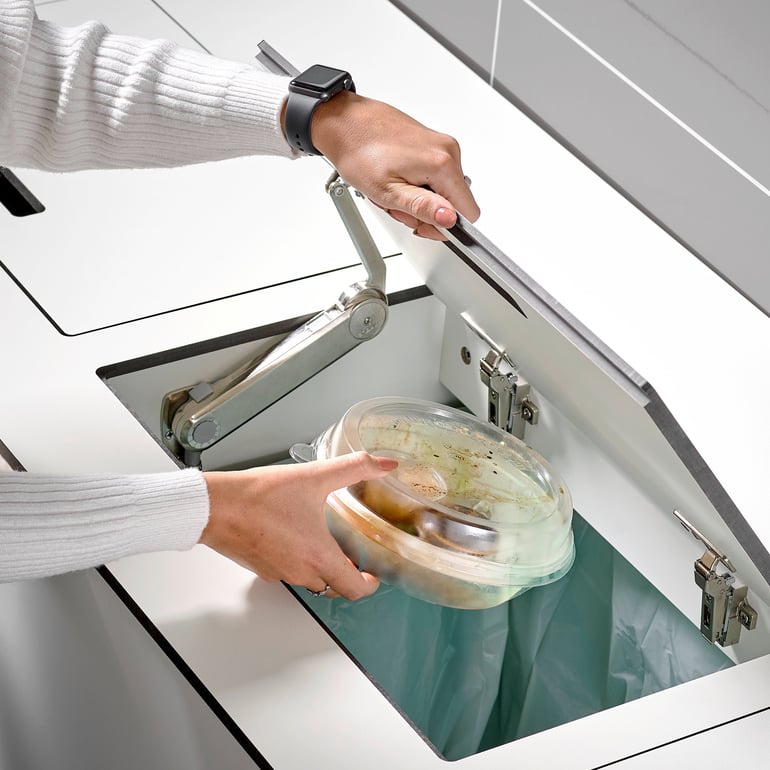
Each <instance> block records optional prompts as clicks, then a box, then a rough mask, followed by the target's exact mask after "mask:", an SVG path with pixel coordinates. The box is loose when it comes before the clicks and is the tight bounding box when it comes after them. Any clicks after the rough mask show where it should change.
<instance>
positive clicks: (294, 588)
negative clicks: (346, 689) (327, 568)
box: [281, 580, 450, 762]
mask: <svg viewBox="0 0 770 770" xmlns="http://www.w3.org/2000/svg"><path fill="white" fill-rule="evenodd" d="M281 583H282V584H283V586H284V587H285V588H287V589H288V591H289V593H290V594H291V595H292V596H293V597H294V598H295V599H296V600H297V602H299V605H300V606H301V607H302V608H303V609H304V610H305V612H307V613H308V615H310V617H311V618H313V620H314V621H315V622H316V623H317V624H318V625H319V626H320V628H321V630H322V631H323V632H324V633H325V634H326V635H327V636H328V637H329V638H330V639H331V640H332V641H333V642H334V643H335V644H336V645H337V647H339V649H340V650H341V651H342V652H343V653H345V656H346V657H347V658H348V660H350V662H351V663H353V664H354V665H355V667H356V668H357V669H358V670H359V671H360V672H361V673H362V674H363V675H364V676H365V677H366V678H367V679H368V680H369V682H370V683H371V684H372V685H373V686H374V688H375V689H376V690H377V691H378V692H379V693H380V694H381V695H382V696H383V697H384V698H385V699H386V700H387V701H388V703H390V705H391V706H393V708H394V709H395V710H396V712H397V713H398V715H399V716H400V717H402V718H403V719H404V721H405V722H406V723H407V724H408V725H409V726H410V727H411V728H412V730H414V732H415V733H417V735H418V736H419V737H420V738H422V740H423V741H425V743H426V745H427V746H428V748H429V749H431V751H433V753H434V754H435V755H436V756H437V757H438V758H439V759H442V760H444V762H447V761H450V760H447V758H446V757H445V756H444V755H443V754H442V753H441V752H440V751H439V750H438V749H437V748H436V746H434V745H433V743H431V741H430V739H429V738H428V736H427V735H425V733H424V732H423V731H422V730H421V729H420V728H419V727H418V726H417V725H416V724H415V723H414V722H413V721H412V720H411V718H410V717H409V715H408V714H407V713H406V712H405V711H403V710H402V708H401V706H399V704H398V703H396V701H394V700H393V698H391V697H390V694H389V693H388V692H386V691H385V690H384V689H383V688H382V686H381V685H380V683H379V682H378V681H377V680H376V679H375V678H374V677H373V676H372V675H371V674H370V673H369V671H367V670H366V669H365V668H364V667H363V666H362V665H361V663H359V661H358V659H357V658H356V657H355V656H354V655H353V653H352V652H350V650H349V649H348V648H347V647H345V645H344V644H343V643H342V642H341V641H340V640H339V639H338V638H337V637H336V636H335V635H334V633H333V632H332V630H331V629H330V628H329V627H328V626H327V625H326V624H325V623H324V622H323V620H321V618H319V617H318V615H317V614H316V613H315V611H314V610H313V608H312V607H311V606H310V605H309V604H306V603H305V602H304V601H302V597H301V596H300V595H299V593H298V590H299V589H298V588H297V586H293V585H291V584H289V583H287V582H285V581H284V580H282V581H281Z"/></svg>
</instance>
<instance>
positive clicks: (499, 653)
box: [298, 514, 733, 759]
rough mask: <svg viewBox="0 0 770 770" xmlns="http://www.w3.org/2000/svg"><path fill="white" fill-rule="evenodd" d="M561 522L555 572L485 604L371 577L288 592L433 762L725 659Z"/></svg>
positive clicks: (594, 541)
mask: <svg viewBox="0 0 770 770" xmlns="http://www.w3.org/2000/svg"><path fill="white" fill-rule="evenodd" d="M573 529H574V534H575V542H576V547H577V557H576V560H575V564H574V566H573V568H572V570H571V571H570V572H569V573H568V574H567V575H565V576H564V577H563V578H561V579H560V580H559V581H557V582H556V583H552V584H550V585H546V586H541V587H537V588H533V589H531V590H529V591H527V592H526V593H524V594H521V595H519V596H518V597H516V598H514V599H512V600H511V601H509V602H508V603H507V604H503V605H500V606H498V607H492V608H491V609H488V610H456V609H450V608H446V607H439V606H437V605H433V604H428V603H425V602H421V601H419V600H417V599H413V598H411V597H409V596H407V595H406V594H404V593H403V592H401V591H399V590H398V589H396V588H392V587H390V586H385V585H383V586H381V588H380V589H379V590H378V591H377V592H376V593H375V594H374V595H373V596H371V597H367V598H366V599H362V600H360V601H358V602H348V601H346V600H344V599H332V600H328V599H324V598H322V597H321V598H313V597H311V596H309V595H307V594H306V592H300V594H298V595H299V596H300V597H301V600H302V601H303V602H304V603H305V604H307V606H308V607H309V608H310V609H311V610H312V611H313V613H314V614H315V615H316V616H317V617H318V619H319V620H320V621H321V622H322V623H323V624H324V625H325V626H326V627H327V628H328V629H329V630H330V631H331V632H332V634H333V635H334V636H335V637H336V638H337V640H338V641H339V642H340V644H342V646H343V647H344V648H345V649H346V650H347V651H348V653H349V654H350V655H351V656H352V657H353V658H354V659H355V660H356V661H357V662H358V663H359V665H360V666H361V667H362V668H363V669H364V670H365V671H366V672H367V674H368V675H369V676H370V677H371V678H372V679H373V680H374V681H375V682H376V683H377V685H378V687H379V688H380V689H381V690H382V691H383V692H384V693H385V694H386V695H387V696H388V697H389V698H390V700H391V701H392V702H393V703H394V704H395V705H396V706H397V707H398V708H399V709H400V710H401V712H402V713H403V714H404V715H405V716H406V718H407V719H408V720H410V721H411V722H412V724H413V725H414V727H415V728H416V729H417V730H418V731H419V732H420V733H422V734H423V736H424V737H425V738H426V740H427V741H428V742H429V743H430V744H431V745H432V746H433V747H434V749H435V750H436V751H437V752H438V753H439V754H440V755H441V756H443V757H444V758H446V759H460V758H462V757H465V756H469V755H470V754H475V753H477V752H479V751H482V750H484V749H488V748H492V747H494V746H499V745H501V744H503V743H508V742H509V741H512V740H515V739H517V738H521V737H523V736H525V735H531V734H532V733H536V732H540V731H541V730H546V729H548V728H550V727H554V726H556V725H559V724H563V723H565V722H569V721H572V720H574V719H578V718H580V717H582V716H586V715H587V714H592V713H595V712H597V711H601V710H603V709H606V708H609V707H611V706H617V705H620V704H622V703H626V702H628V701H631V700H634V699H636V698H639V697H642V696H643V695H648V694H650V693H653V692H657V691H660V690H664V689H667V688H668V687H672V686H673V685H676V684H681V683H682V682H687V681H689V680H691V679H695V678H697V677H699V676H704V675H706V674H710V673H713V672H714V671H717V670H719V669H722V668H728V667H729V666H731V665H733V664H732V662H731V661H730V659H729V658H728V657H727V656H726V655H725V654H724V653H723V652H722V651H721V649H719V648H717V647H712V646H711V645H709V644H708V643H707V642H706V641H705V640H704V639H703V638H702V637H701V635H700V631H699V630H698V629H697V628H696V627H695V626H694V625H693V624H692V623H691V622H690V621H689V620H688V619H687V618H686V617H685V616H684V615H682V613H680V612H679V610H677V609H676V608H675V607H674V606H673V605H672V604H671V603H670V602H669V601H668V600H667V599H666V597H665V596H663V595H662V594H661V593H660V592H658V591H657V589H655V588H654V587H653V586H652V585H651V584H650V583H649V581H648V580H647V579H646V578H645V577H644V576H643V575H641V573H639V572H638V571H637V570H636V569H635V568H634V567H632V566H631V565H630V564H629V563H628V562H627V561H626V560H625V559H624V558H623V557H622V556H620V555H619V554H618V553H617V551H615V550H614V549H613V548H612V547H611V546H610V545H609V544H608V543H607V541H605V540H604V539H603V538H602V537H600V536H599V535H598V534H597V533H596V532H595V531H594V530H593V529H592V528H591V527H589V526H588V525H587V524H586V523H585V521H584V520H583V519H582V518H581V517H580V516H578V515H577V514H575V516H574V519H573ZM303 593H304V594H305V595H303Z"/></svg>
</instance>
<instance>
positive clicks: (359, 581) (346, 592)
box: [308, 562, 380, 601]
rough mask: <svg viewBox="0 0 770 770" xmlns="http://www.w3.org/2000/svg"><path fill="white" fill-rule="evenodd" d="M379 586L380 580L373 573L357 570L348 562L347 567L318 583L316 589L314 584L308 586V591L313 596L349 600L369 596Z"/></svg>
mask: <svg viewBox="0 0 770 770" xmlns="http://www.w3.org/2000/svg"><path fill="white" fill-rule="evenodd" d="M320 582H321V581H320V580H319V583H320ZM327 586H328V589H327ZM379 587H380V581H379V580H378V579H377V578H376V577H375V576H374V575H372V574H370V573H368V572H359V571H358V570H357V569H356V567H355V565H354V564H353V563H352V562H350V563H349V567H348V569H345V570H344V571H340V572H337V573H335V575H334V576H333V577H330V578H329V579H328V582H327V583H326V584H325V585H323V586H322V585H319V586H318V588H317V589H316V587H315V586H313V587H308V591H310V593H312V594H313V595H314V596H326V597H327V598H328V599H337V598H339V597H342V598H345V599H348V600H350V601H357V600H358V599H363V598H364V597H365V596H370V595H371V594H373V593H374V592H375V591H376V590H377V589H378V588H379Z"/></svg>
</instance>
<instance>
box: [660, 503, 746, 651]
mask: <svg viewBox="0 0 770 770" xmlns="http://www.w3.org/2000/svg"><path fill="white" fill-rule="evenodd" d="M674 516H676V517H677V519H678V520H679V522H680V523H681V525H682V526H683V527H684V528H685V529H686V530H687V531H688V532H689V533H690V534H691V535H692V536H693V537H695V538H696V539H697V540H700V542H701V543H703V545H705V546H706V552H705V553H704V554H703V556H701V557H700V559H697V560H696V561H695V583H696V584H697V586H698V587H699V588H700V589H701V614H700V632H701V634H702V635H703V637H704V638H705V639H706V640H707V641H709V642H711V644H714V643H716V644H719V645H721V646H722V647H729V646H730V645H733V644H737V643H738V641H739V640H740V637H741V629H742V628H745V629H746V630H747V631H751V630H753V629H754V628H756V626H757V611H756V610H755V609H754V608H753V607H752V606H751V605H750V604H749V600H748V590H749V589H748V587H747V586H745V585H743V584H741V583H738V582H737V581H736V579H735V576H734V575H733V574H732V573H733V572H735V571H736V569H735V566H734V565H733V563H732V562H731V561H730V559H728V558H727V555H726V554H724V553H723V552H722V551H721V550H720V549H719V548H717V547H716V546H715V545H714V544H713V543H712V542H711V541H710V540H709V539H708V538H707V537H706V536H705V535H703V534H702V533H701V532H699V531H698V530H697V529H696V528H695V527H694V526H693V525H692V524H690V522H689V521H687V519H685V518H684V516H682V514H681V513H679V511H677V510H674ZM720 564H722V565H724V566H725V567H726V568H727V570H730V571H729V572H728V571H725V572H722V573H721V574H720V573H718V572H717V570H718V569H719V565H720Z"/></svg>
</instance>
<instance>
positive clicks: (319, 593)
mask: <svg viewBox="0 0 770 770" xmlns="http://www.w3.org/2000/svg"><path fill="white" fill-rule="evenodd" d="M306 590H307V592H308V593H309V594H310V595H311V596H326V594H328V593H329V591H331V590H332V587H331V586H330V585H329V584H328V583H327V584H326V586H325V587H324V588H323V589H322V590H321V591H311V590H310V589H309V588H307V589H306Z"/></svg>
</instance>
